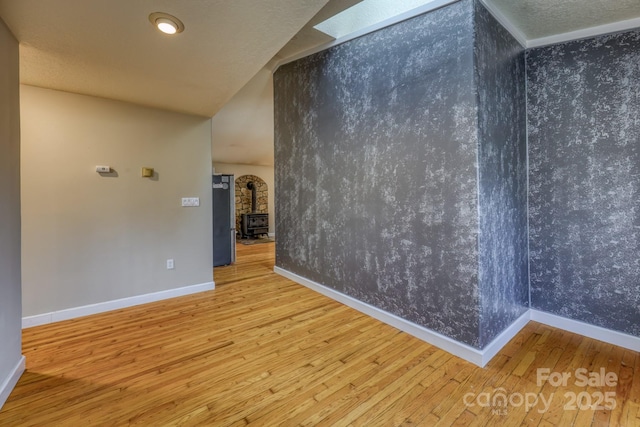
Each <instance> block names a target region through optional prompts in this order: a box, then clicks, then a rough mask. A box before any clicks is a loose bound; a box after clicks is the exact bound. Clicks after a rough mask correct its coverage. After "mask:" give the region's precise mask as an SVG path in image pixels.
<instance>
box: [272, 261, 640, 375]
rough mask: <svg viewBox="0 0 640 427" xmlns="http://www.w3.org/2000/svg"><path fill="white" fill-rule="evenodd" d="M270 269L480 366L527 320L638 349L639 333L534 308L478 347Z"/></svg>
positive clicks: (301, 278) (639, 350)
mask: <svg viewBox="0 0 640 427" xmlns="http://www.w3.org/2000/svg"><path fill="white" fill-rule="evenodd" d="M273 271H274V272H276V273H277V274H280V275H281V276H284V277H286V278H288V279H290V280H293V281H294V282H296V283H299V284H301V285H303V286H306V287H307V288H309V289H312V290H314V291H316V292H319V293H321V294H323V295H325V296H327V297H329V298H331V299H334V300H336V301H339V302H341V303H343V304H345V305H348V306H349V307H351V308H353V309H355V310H358V311H360V312H362V313H364V314H366V315H369V316H371V317H373V318H375V319H378V320H380V321H381V322H384V323H386V324H388V325H391V326H393V327H395V328H398V329H400V330H401V331H404V332H406V333H408V334H411V335H413V336H414V337H416V338H419V339H421V340H423V341H425V342H428V343H429V344H432V345H434V346H436V347H438V348H441V349H443V350H445V351H447V352H449V353H451V354H453V355H455V356H458V357H460V358H462V359H464V360H466V361H468V362H471V363H473V364H475V365H478V366H480V367H484V366H485V365H486V364H487V363H489V361H490V360H491V359H492V358H493V357H494V356H495V355H496V354H498V352H499V351H500V350H501V349H502V348H503V347H504V346H505V345H506V344H507V343H508V342H509V341H510V340H511V339H512V338H513V337H515V336H516V335H517V334H518V332H520V331H521V330H522V328H524V327H525V325H526V324H527V323H529V320H533V321H535V322H539V323H544V324H545V325H549V326H553V327H554V328H558V329H563V330H565V331H569V332H573V333H576V334H580V335H583V336H585V337H588V338H593V339H595V340H599V341H603V342H606V343H609V344H613V345H617V346H619V347H623V348H627V349H629V350H633V351H637V352H640V337H636V336H633V335H628V334H625V333H622V332H618V331H614V330H611V329H605V328H602V327H600V326H595V325H590V324H588V323H584V322H580V321H577V320H572V319H567V318H565V317H561V316H556V315H554V314H550V313H546V312H544V311H539V310H533V309H529V310H527V311H526V312H525V313H523V314H522V315H521V316H520V317H519V318H518V319H517V320H516V321H514V322H513V323H512V324H511V325H509V327H508V328H506V329H505V330H504V331H502V333H501V334H500V335H498V336H497V337H496V338H495V339H494V340H493V341H492V342H491V343H489V344H488V345H487V346H485V347H484V348H483V349H482V350H478V349H476V348H473V347H471V346H469V345H467V344H464V343H461V342H458V341H455V340H453V339H451V338H449V337H446V336H444V335H442V334H440V333H438V332H435V331H432V330H430V329H427V328H425V327H424V326H420V325H417V324H415V323H412V322H410V321H408V320H405V319H402V318H401V317H398V316H396V315H394V314H391V313H388V312H386V311H384V310H381V309H379V308H377V307H374V306H372V305H369V304H367V303H364V302H362V301H359V300H357V299H355V298H352V297H350V296H348V295H345V294H343V293H340V292H338V291H335V290H333V289H331V288H328V287H326V286H324V285H321V284H319V283H316V282H314V281H312V280H309V279H307V278H304V277H302V276H299V275H297V274H295V273H292V272H290V271H287V270H285V269H283V268H280V267H274V269H273Z"/></svg>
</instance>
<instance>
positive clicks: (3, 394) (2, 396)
mask: <svg viewBox="0 0 640 427" xmlns="http://www.w3.org/2000/svg"><path fill="white" fill-rule="evenodd" d="M25 367H26V359H25V357H24V356H20V360H18V363H17V364H16V366H15V367H14V368H13V370H12V371H11V373H10V374H9V376H8V377H7V378H6V379H5V380H4V381H3V382H2V384H0V409H2V406H3V405H4V403H5V402H6V401H7V399H8V398H9V395H10V394H11V391H12V390H13V388H14V387H15V386H16V384H17V383H18V380H19V379H20V376H21V375H22V373H23V372H24V370H25Z"/></svg>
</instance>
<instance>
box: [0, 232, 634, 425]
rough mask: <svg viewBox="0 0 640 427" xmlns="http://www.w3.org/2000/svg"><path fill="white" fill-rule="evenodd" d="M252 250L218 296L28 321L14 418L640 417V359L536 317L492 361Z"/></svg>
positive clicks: (90, 421) (508, 420) (328, 421)
mask: <svg viewBox="0 0 640 427" xmlns="http://www.w3.org/2000/svg"><path fill="white" fill-rule="evenodd" d="M238 253H239V259H238V263H237V264H236V265H234V266H230V267H220V268H216V270H215V280H216V285H217V289H216V290H214V291H210V292H206V293H201V294H197V295H190V296H185V297H181V298H176V299H172V300H166V301H161V302H157V303H152V304H147V305H144V306H137V307H132V308H128V309H124V310H118V311H114V312H109V313H104V314H99V315H94V316H89V317H85V318H81V319H75V320H71V321H65V322H59V323H55V324H51V325H45V326H39V327H34V328H30V329H26V330H25V331H24V344H23V346H24V354H25V355H26V356H27V372H25V374H24V375H23V376H22V378H21V379H20V381H19V383H18V385H17V387H16V388H15V390H14V391H13V393H12V394H11V396H10V398H9V400H8V401H7V402H6V404H5V406H4V408H3V409H2V411H0V425H1V426H27V425H29V426H30V425H38V426H94V425H118V426H120V425H145V426H170V425H189V426H191V425H212V426H244V425H252V426H253V425H256V426H280V425H284V426H294V425H314V426H315V425H327V426H334V425H335V426H347V425H354V426H398V425H405V426H410V425H420V426H435V425H442V426H450V425H461V426H486V425H507V426H509V425H513V426H517V425H526V426H551V425H561V426H571V425H575V426H588V425H593V426H604V425H624V426H640V354H639V353H636V352H633V351H629V350H625V349H622V348H619V347H615V346H612V345H609V344H605V343H602V342H599V341H595V340H591V339H588V338H584V337H581V336H579V335H575V334H571V333H568V332H564V331H561V330H557V329H554V328H550V327H547V326H544V325H541V324H537V323H530V324H529V325H528V326H526V327H525V329H524V330H523V331H522V332H521V333H519V334H518V335H517V336H516V337H515V338H514V339H513V340H512V341H511V342H510V343H509V344H508V345H507V346H506V347H505V348H504V349H503V350H502V351H501V352H500V353H499V354H498V355H497V356H496V357H495V358H494V359H493V360H492V361H491V362H490V363H489V365H488V366H487V367H486V368H485V369H480V368H477V367H475V366H474V365H472V364H470V363H467V362H465V361H463V360H461V359H458V358H457V357H454V356H451V355H450V354H448V353H446V352H444V351H441V350H439V349H437V348H435V347H433V346H430V345H428V344H426V343H424V342H421V341H419V340H418V339H416V338H413V337H411V336H410V335H407V334H405V333H402V332H399V331H398V330H396V329H394V328H392V327H390V326H387V325H385V324H382V323H380V322H378V321H376V320H374V319H371V318H369V317H367V316H365V315H363V314H360V313H359V312H357V311H355V310H352V309H350V308H348V307H346V306H344V305H341V304H340V303H337V302H335V301H332V300H330V299H328V298H326V297H324V296H322V295H319V294H317V293H314V292H312V291H311V290H308V289H306V288H304V287H302V286H299V285H297V284H295V283H293V282H291V281H289V280H287V279H285V278H282V277H280V276H278V275H276V274H274V273H273V272H272V268H273V262H274V245H273V244H260V245H253V246H243V245H239V246H238ZM539 368H542V369H544V368H546V369H547V370H548V371H547V372H548V374H550V375H551V377H550V379H549V380H546V381H542V382H540V383H539V382H538V381H537V379H538V378H537V370H538V369H539ZM580 368H584V369H586V372H587V373H598V374H599V373H600V372H601V369H602V371H603V372H605V373H609V384H610V385H606V384H604V385H602V384H600V383H598V384H596V383H595V382H594V381H595V379H594V378H592V383H591V385H590V386H589V385H583V384H582V380H581V378H582V376H584V375H583V373H582V371H577V372H576V370H577V369H580ZM562 374H565V375H566V374H570V375H571V377H570V378H568V380H567V381H566V384H565V385H562V384H558V383H557V382H555V380H557V379H558V378H556V377H557V376H559V375H562ZM594 375H595V374H592V375H591V376H592V377H593V376H594ZM614 375H615V377H616V378H617V381H615V382H616V384H615V385H612V382H614V381H613V379H612V377H613V376H614ZM559 382H560V381H559ZM501 397H503V398H504V399H506V405H501V404H502V403H503V402H504V400H501V399H500V398H501ZM574 397H576V399H574ZM536 399H537V400H536ZM542 399H544V401H543V400H542ZM600 400H602V401H601V402H600V403H599V404H600V405H601V406H607V405H608V406H611V407H613V406H615V407H613V408H612V409H606V410H594V409H593V408H590V407H589V406H590V404H592V403H596V402H597V401H600ZM527 402H528V403H530V404H531V407H530V408H527V407H526V403H527ZM534 402H535V404H534ZM545 402H550V404H549V405H548V407H547V406H545V405H546V403H545ZM572 404H573V405H574V406H575V409H572V408H571V405H572ZM580 407H582V409H580ZM527 409H528V410H527Z"/></svg>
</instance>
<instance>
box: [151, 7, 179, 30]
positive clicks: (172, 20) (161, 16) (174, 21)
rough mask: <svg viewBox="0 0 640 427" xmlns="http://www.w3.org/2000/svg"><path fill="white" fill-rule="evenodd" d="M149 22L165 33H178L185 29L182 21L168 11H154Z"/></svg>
mask: <svg viewBox="0 0 640 427" xmlns="http://www.w3.org/2000/svg"><path fill="white" fill-rule="evenodd" d="M149 22H151V23H152V24H153V26H154V27H156V28H157V29H158V30H160V31H162V32H163V33H165V34H177V33H181V32H183V31H184V24H183V23H182V21H180V20H179V19H178V18H176V17H175V16H173V15H169V14H168V13H164V12H154V13H152V14H151V15H149Z"/></svg>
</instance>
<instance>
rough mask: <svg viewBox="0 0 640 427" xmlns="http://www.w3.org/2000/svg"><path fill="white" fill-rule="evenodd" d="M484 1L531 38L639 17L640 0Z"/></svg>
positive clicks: (526, 37)
mask: <svg viewBox="0 0 640 427" xmlns="http://www.w3.org/2000/svg"><path fill="white" fill-rule="evenodd" d="M484 2H485V3H487V4H488V5H489V6H492V9H497V10H499V11H500V12H501V13H502V14H503V15H504V17H505V18H506V19H507V20H508V21H509V22H510V23H511V24H512V25H513V26H514V27H515V28H516V29H518V30H519V31H520V32H521V33H522V35H523V36H524V38H525V39H526V40H528V41H530V40H534V39H541V38H545V37H549V36H554V35H558V34H563V33H569V32H573V31H576V30H583V29H586V28H592V27H598V26H601V25H605V24H611V23H614V22H619V21H625V20H629V19H635V18H638V17H640V0H484ZM636 25H640V23H638V24H636Z"/></svg>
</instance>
